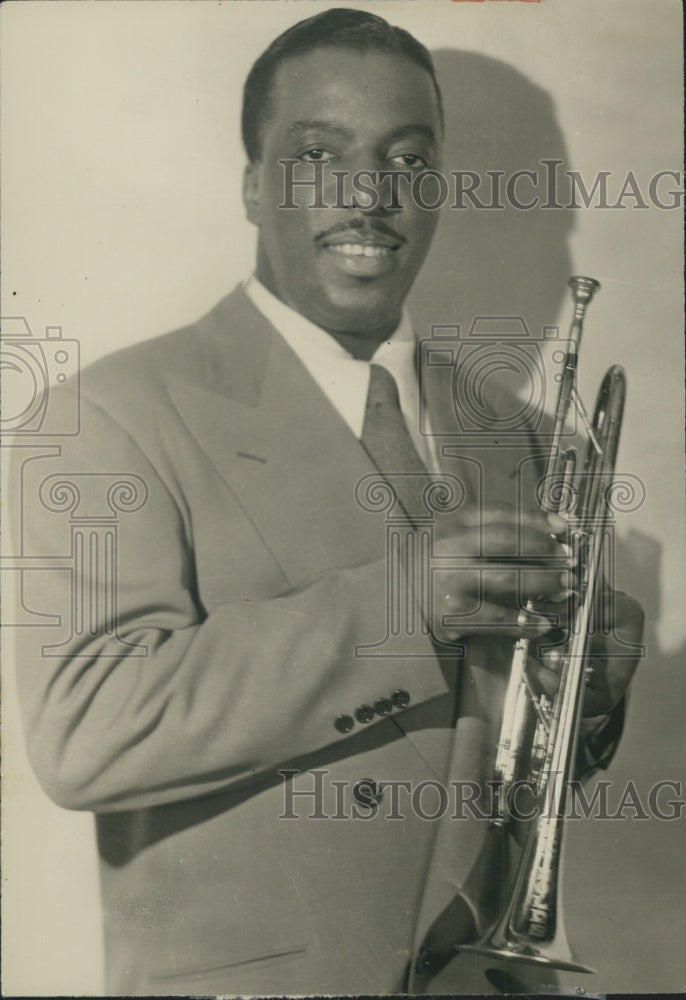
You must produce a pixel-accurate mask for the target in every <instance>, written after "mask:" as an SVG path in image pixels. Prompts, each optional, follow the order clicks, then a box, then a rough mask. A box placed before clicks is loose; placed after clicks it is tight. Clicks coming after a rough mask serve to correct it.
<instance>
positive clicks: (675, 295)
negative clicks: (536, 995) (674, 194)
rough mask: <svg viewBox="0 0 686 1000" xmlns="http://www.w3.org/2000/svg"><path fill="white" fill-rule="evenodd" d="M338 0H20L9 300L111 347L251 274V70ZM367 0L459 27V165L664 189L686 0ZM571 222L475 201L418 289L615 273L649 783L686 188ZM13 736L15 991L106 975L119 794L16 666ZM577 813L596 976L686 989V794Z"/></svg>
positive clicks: (627, 532) (8, 91)
mask: <svg viewBox="0 0 686 1000" xmlns="http://www.w3.org/2000/svg"><path fill="white" fill-rule="evenodd" d="M324 6H325V3H324V2H323V0H322V2H319V3H316V2H310V0H288V2H284V0H253V2H252V3H248V2H240V0H237V2H224V3H214V2H209V0H207V2H202V3H198V2H196V3H193V4H192V3H190V2H183V0H180V2H145V0H144V2H139V3H136V4H131V3H127V2H115V0H110V2H107V3H98V4H87V3H80V2H57V3H42V2H34V3H30V4H22V3H18V2H14V3H9V4H5V5H3V10H2V24H1V29H2V80H1V82H2V103H3V108H2V111H3V119H2V140H3V143H2V146H3V157H2V168H3V190H2V195H3V203H2V237H3V247H4V254H3V303H2V314H3V316H8V315H12V316H17V315H21V316H25V317H26V318H27V319H28V321H29V323H30V325H31V327H32V330H33V332H34V334H35V335H38V336H40V335H42V333H43V330H44V328H45V326H47V325H61V326H62V327H63V331H64V336H65V337H75V338H77V339H78V340H79V341H80V343H81V351H82V360H83V362H84V363H86V364H87V363H89V362H91V361H93V360H95V359H96V358H97V357H99V356H101V355H103V354H106V353H109V352H110V351H112V350H114V349H116V348H118V347H123V346H126V345H127V344H131V343H134V342H136V341H138V340H141V339H144V338H147V337H150V336H154V335H156V334H159V333H162V332H164V331H166V330H168V329H171V328H174V327H178V326H180V325H182V324H183V323H185V322H188V321H192V320H194V319H195V318H197V317H198V316H200V315H201V314H202V313H204V312H205V311H207V309H209V308H210V307H211V306H212V305H213V304H214V303H215V302H216V301H217V300H218V299H219V298H220V297H222V296H223V295H224V294H225V293H226V292H227V291H228V290H230V288H231V287H233V285H234V284H235V283H236V282H237V281H238V280H240V279H241V278H243V277H244V276H246V275H247V273H249V271H250V269H251V262H252V257H253V250H254V245H255V234H254V231H253V230H252V228H251V227H250V226H249V225H248V223H246V222H245V221H244V218H243V210H242V205H241V201H240V177H241V172H242V168H243V163H244V157H243V153H242V149H241V146H240V141H239V130H238V120H239V107H240V90H241V87H242V83H243V80H244V78H245V76H246V74H247V72H248V70H249V68H250V66H251V64H252V62H253V61H254V59H255V58H256V56H257V55H258V54H259V53H260V52H261V51H262V50H263V49H264V48H265V47H266V45H267V44H268V43H269V42H270V41H271V40H272V39H273V38H274V37H275V36H276V35H277V34H278V33H279V32H281V31H282V30H283V29H285V28H286V27H288V26H289V25H291V24H292V23H294V22H295V21H296V20H298V19H300V18H304V17H307V16H309V15H310V14H312V13H314V12H316V11H318V10H321V9H322V8H323V7H324ZM354 6H356V7H359V8H362V9H366V10H372V11H374V12H376V13H380V14H381V15H382V16H385V17H386V18H388V19H389V20H390V21H391V22H392V23H396V24H399V25H402V26H403V27H406V28H407V29H408V30H410V31H412V32H413V33H414V34H416V35H417V37H418V38H419V39H420V40H421V41H422V42H424V44H426V45H427V46H428V47H429V48H431V49H432V50H440V51H439V53H438V59H437V62H438V66H439V69H440V70H442V71H443V73H444V74H445V77H444V79H443V84H444V88H445V91H446V94H449V95H450V104H449V106H447V117H448V121H449V123H452V125H453V127H462V128H463V129H464V130H465V134H464V136H462V137H461V136H458V135H451V136H449V149H450V151H451V155H453V154H454V155H459V154H460V152H461V151H462V155H463V156H464V159H463V160H462V161H461V162H457V163H454V164H452V163H446V167H448V168H451V167H453V166H454V168H455V169H470V168H474V165H475V160H474V157H477V158H478V157H479V156H482V157H483V158H484V159H483V162H482V163H481V168H483V166H484V164H486V166H487V168H488V167H489V166H490V167H491V168H492V169H497V168H498V167H500V165H501V164H500V162H493V163H490V164H489V161H488V157H489V156H490V155H491V153H493V155H494V156H496V155H499V154H500V153H501V152H502V151H503V149H509V150H510V156H511V162H510V166H519V167H521V168H531V167H534V168H535V167H536V166H537V163H536V162H530V159H528V158H529V157H531V156H533V158H534V161H535V160H536V159H538V157H539V156H540V155H541V153H542V155H547V154H548V153H549V152H550V151H551V150H555V149H559V148H564V147H566V150H567V154H568V159H569V162H568V165H569V166H570V167H571V168H572V169H575V170H578V171H580V172H581V174H582V176H583V177H584V179H585V180H586V181H587V182H591V181H592V179H593V177H594V176H595V174H596V172H597V171H599V170H608V171H611V178H610V181H609V186H610V190H611V191H614V192H615V198H616V196H617V195H618V193H619V189H620V187H621V184H622V182H623V180H624V178H625V176H626V174H627V172H628V171H629V170H633V171H634V173H635V175H636V177H637V179H638V180H639V182H640V183H641V185H642V189H643V190H644V191H645V190H647V185H648V182H649V180H650V178H651V177H652V176H653V175H654V174H655V173H656V172H657V171H660V170H680V169H681V167H682V146H681V128H682V123H681V86H682V83H681V81H682V64H681V38H682V33H681V5H680V4H679V3H678V2H677V0H544V2H542V3H540V4H537V3H517V2H509V3H505V2H501V3H498V2H491V3H467V2H463V3H454V2H451V0H423V2H420V0H385V2H381V0H377V2H375V3H355V4H354ZM456 50H460V51H461V52H462V53H471V56H465V55H464V54H463V55H462V56H459V55H457V54H456ZM470 59H471V61H470ZM489 61H490V62H489ZM503 64H505V66H503ZM491 68H492V70H493V73H491V72H490V69H491ZM460 74H462V75H461V76H460ZM489 81H490V82H489ZM461 95H464V97H463V100H462V101H461V100H460V96H461ZM546 95H550V98H551V99H552V103H551V102H550V101H549V100H548V98H547V97H546ZM503 100H505V104H503ZM504 107H505V110H506V114H503V113H502V112H503V108H504ZM527 109H528V111H527ZM541 109H542V110H541ZM527 114H528V115H529V125H530V126H531V127H530V128H528V129H527V128H526V127H525V125H526V121H527ZM541 114H544V115H546V116H547V117H539V115H541ZM548 128H549V129H550V131H549V132H548ZM482 140H483V141H482ZM499 140H502V141H500V143H499ZM560 142H562V147H560ZM489 144H490V145H489ZM513 151H514V152H513ZM470 156H471V157H472V159H471V160H470V159H469V157H470ZM518 157H520V158H521V160H522V162H519V163H516V161H517V159H518ZM612 200H614V199H612ZM625 203H626V205H627V206H631V205H632V204H633V203H632V201H631V199H627V200H626V202H625ZM551 225H552V226H553V227H554V226H555V225H556V223H553V222H552V221H551V222H550V223H549V222H547V221H546V217H544V216H543V213H541V212H537V213H520V214H519V216H513V215H512V213H510V214H509V216H508V217H507V218H506V219H504V220H500V219H498V218H496V217H495V215H494V213H474V212H472V213H471V214H469V215H467V214H465V213H458V212H452V213H450V214H449V216H448V217H447V218H444V220H443V222H442V225H441V229H440V231H439V238H438V242H437V245H436V247H435V248H434V251H433V252H432V256H431V257H430V258H429V261H428V264H427V266H426V267H425V270H424V272H423V274H422V276H421V277H420V279H419V281H418V283H417V286H416V288H415V291H414V296H413V298H414V303H415V313H416V315H417V316H418V323H419V325H420V328H421V329H422V330H423V331H426V330H427V327H428V325H430V324H431V323H432V322H437V323H438V322H461V323H468V322H469V320H470V318H471V315H472V314H473V311H474V310H476V311H478V310H480V309H483V308H484V301H486V302H487V303H488V306H487V307H488V309H489V311H490V312H492V313H494V314H498V313H501V312H503V313H509V312H511V311H512V310H513V309H514V310H515V311H519V310H520V308H525V307H526V305H527V303H529V301H530V302H531V304H530V309H531V313H530V314H529V313H525V314H526V315H527V316H529V318H530V319H531V320H532V324H533V325H534V326H536V325H537V323H538V322H548V323H560V324H562V326H563V328H564V327H565V326H566V324H567V323H568V319H569V309H568V303H567V300H566V299H565V298H564V297H563V295H564V281H565V280H566V274H564V271H563V269H564V267H566V266H567V264H568V263H569V264H570V265H571V270H570V272H569V273H576V272H577V271H580V272H581V273H586V274H591V275H594V276H596V277H598V278H600V279H601V281H602V283H603V291H602V293H601V294H600V295H599V296H598V298H597V300H596V301H594V303H593V306H592V309H591V311H590V312H589V318H588V324H587V332H586V335H585V342H584V351H583V358H584V361H583V367H582V394H584V395H585V396H586V398H590V396H592V395H593V394H594V393H595V387H596V386H597V384H598V381H599V378H600V375H601V374H602V372H603V371H604V370H605V368H606V367H607V365H608V364H610V363H612V362H615V361H621V363H622V364H624V366H625V367H626V369H627V371H628V376H629V393H630V395H629V402H628V412H627V417H626V421H625V429H624V431H623V443H622V447H621V453H620V465H621V467H622V469H624V470H626V471H630V472H632V473H634V474H635V475H638V476H640V477H641V479H642V480H643V482H644V484H645V486H646V490H647V499H646V502H645V504H644V505H643V506H642V507H641V509H639V510H638V511H636V512H635V513H632V514H631V515H627V516H626V517H625V518H624V520H623V521H622V522H621V525H620V527H621V531H622V534H623V536H624V538H625V543H626V544H625V547H624V552H623V556H622V578H621V581H620V582H621V584H622V586H623V587H624V589H626V590H628V591H630V592H631V593H632V594H634V595H635V596H636V597H637V598H638V599H639V600H641V601H642V603H643V604H644V606H645V607H646V609H647V612H648V616H649V625H648V632H647V638H646V642H647V654H648V655H647V658H646V660H645V662H644V663H643V665H642V668H641V670H640V673H639V675H638V676H637V678H636V681H635V683H634V690H633V694H632V699H631V703H630V712H629V720H628V725H627V730H626V733H625V737H624V740H623V742H622V745H621V748H620V751H619V753H618V755H617V758H616V760H615V763H614V764H613V767H612V770H611V772H610V776H611V777H612V779H613V781H615V782H617V783H618V784H621V782H622V781H624V780H626V779H628V778H631V779H632V780H633V781H634V782H635V783H636V785H637V787H638V788H639V789H640V790H641V791H642V792H644V793H646V794H647V790H648V789H649V788H650V786H651V785H652V784H654V783H655V781H658V780H661V779H669V778H676V779H678V778H680V777H681V776H682V775H683V773H684V768H683V763H684V753H683V737H682V732H683V706H684V703H685V699H684V694H685V693H686V682H685V679H684V670H683V659H684V657H683V652H684V649H685V648H686V628H685V627H684V623H683V617H684V616H683V607H684V587H683V557H684V532H683V528H684V524H683V478H682V472H683V457H682V456H683V430H682V428H683V346H682V326H683V306H682V272H683V262H682V219H681V213H680V212H679V211H678V210H675V211H667V210H660V209H659V208H656V207H649V208H648V209H642V210H635V209H633V208H631V207H627V208H626V209H624V210H599V209H597V208H595V209H593V208H592V209H589V210H580V211H578V212H575V213H573V218H571V217H570V214H569V213H564V218H563V217H562V215H560V217H559V230H558V231H556V232H555V233H552V235H551V232H550V230H549V228H547V227H549V226H551ZM539 236H541V237H542V238H541V240H540V241H539V239H538V237H539ZM548 240H550V241H553V242H554V246H555V248H556V250H557V251H558V255H557V256H556V257H552V256H551V253H550V252H549V251H550V247H549V246H548V243H547V242H546V241H548ZM565 240H567V242H565ZM551 246H552V243H551ZM453 249H454V254H453V252H452V251H453ZM551 260H552V263H551ZM484 275H487V281H486V282H484ZM548 279H550V280H552V281H553V287H552V289H551V287H550V284H549V283H548ZM558 279H559V281H558ZM517 289H519V294H520V296H521V302H523V304H524V305H523V306H521V307H520V300H517V299H516V297H515V300H514V301H513V295H514V293H515V291H516V290H517ZM470 297H471V298H470ZM541 303H544V306H542V305H541ZM472 306H473V308H472ZM542 309H543V312H541V310H542ZM537 310H538V312H537ZM545 310H548V312H546V311H545ZM551 311H552V313H553V314H551ZM584 390H585V392H584ZM6 639H8V640H9V641H8V642H6V645H10V644H11V635H10V632H9V630H8V633H7V636H6ZM6 659H7V657H6ZM4 743H5V762H4V807H3V827H4V835H3V836H4V865H3V904H4V905H3V909H4V935H3V937H4V949H3V950H4V975H3V989H4V992H5V993H15V994H28V995H31V994H61V993H62V994H64V993H66V994H71V993H85V994H88V993H95V994H97V993H99V992H101V991H102V985H101V980H100V975H101V958H100V917H99V902H98V892H97V871H96V861H95V847H94V840H93V829H92V827H93V824H92V820H91V817H90V816H87V815H76V814H70V813H67V812H65V811H63V810H60V809H58V808H57V807H54V806H52V805H51V804H50V803H49V802H48V801H47V799H46V798H45V797H44V796H43V794H42V792H41V791H40V789H39V788H38V786H37V784H36V782H35V779H34V778H33V776H32V774H31V772H30V770H29V768H28V765H27V763H26V761H25V758H24V756H23V750H22V748H21V742H20V738H19V734H18V726H17V719H16V709H15V706H14V692H13V683H12V676H11V673H10V671H7V676H6V681H5V724H4ZM569 827H570V829H569V833H568V844H569V848H568V858H567V864H566V872H567V877H566V880H565V889H564V893H565V897H566V900H567V903H566V910H567V925H568V931H569V936H570V939H571V940H572V942H573V945H574V946H575V948H576V950H577V951H578V953H579V955H580V956H581V958H582V959H583V960H585V961H586V962H588V963H589V964H590V965H594V966H596V967H597V968H598V970H599V974H598V975H597V976H596V977H594V978H584V979H583V982H582V985H583V986H585V987H586V988H587V989H589V990H592V991H595V992H617V991H641V990H643V991H648V990H657V991H660V990H680V989H684V988H686V973H685V971H684V963H683V958H682V950H683V949H682V944H681V930H682V928H683V921H684V913H683V899H684V897H685V891H684V890H685V889H686V886H684V883H683V875H682V872H683V856H682V840H683V821H681V822H666V821H665V822H661V821H659V820H656V819H651V820H649V821H631V820H626V821H624V822H614V823H610V822H601V821H595V822H589V823H585V824H569ZM562 980H563V982H566V983H569V984H575V983H577V982H578V980H579V977H578V976H577V977H575V976H574V975H573V974H572V975H570V974H563V975H562Z"/></svg>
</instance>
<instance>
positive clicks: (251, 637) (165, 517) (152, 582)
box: [15, 403, 446, 811]
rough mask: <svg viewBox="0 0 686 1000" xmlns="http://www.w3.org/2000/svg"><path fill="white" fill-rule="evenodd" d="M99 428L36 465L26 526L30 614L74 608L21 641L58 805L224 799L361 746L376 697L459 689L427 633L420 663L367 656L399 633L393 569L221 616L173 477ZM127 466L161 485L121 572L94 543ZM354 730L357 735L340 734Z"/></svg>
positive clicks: (229, 605)
mask: <svg viewBox="0 0 686 1000" xmlns="http://www.w3.org/2000/svg"><path fill="white" fill-rule="evenodd" d="M82 425H83V432H82V433H81V434H80V435H78V436H77V437H76V438H74V439H72V440H71V441H68V440H65V439H63V441H62V443H61V448H62V454H61V457H60V460H59V464H58V466H57V468H58V470H59V476H58V477H57V479H53V480H52V481H51V483H48V484H47V486H46V484H45V482H43V484H42V486H41V483H39V481H38V479H39V478H40V477H38V478H37V477H36V472H37V471H38V470H39V469H40V468H41V466H42V465H43V464H44V463H41V462H37V461H34V462H26V461H25V462H24V468H23V473H24V475H23V477H22V488H23V491H24V501H23V504H22V510H21V511H20V512H19V515H18V516H17V518H16V523H17V525H18V530H20V531H21V534H22V545H23V548H24V552H25V553H26V554H28V555H31V556H33V557H34V562H35V564H36V566H37V567H38V568H36V569H32V570H30V571H27V572H25V573H24V574H23V576H24V583H23V591H22V601H23V603H24V606H25V607H27V608H30V609H31V610H33V611H36V612H40V613H42V614H49V613H53V614H54V613H55V610H56V609H57V608H59V613H60V614H61V615H62V627H61V628H54V627H52V628H50V627H39V626H35V625H31V626H29V627H24V628H22V629H18V630H17V633H18V656H17V671H18V687H19V694H20V700H21V705H22V712H23V716H24V724H25V731H26V738H27V743H28V749H29V755H30V758H31V761H32V764H33V767H34V769H35V771H36V773H37V775H38V778H39V780H40V781H41V783H42V785H43V787H44V789H45V790H46V792H47V793H48V794H49V795H50V796H51V798H53V799H54V800H55V801H56V802H57V803H58V804H60V805H62V806H64V807H66V808H74V809H92V810H96V811H108V810H121V809H130V808H138V807H143V806H152V805H159V804H162V803H165V802H170V801H175V800H179V799H185V798H192V797H197V796H199V795H205V794H209V793H211V792H213V791H215V790H218V789H221V788H225V787H227V786H228V785H230V784H232V783H234V782H239V781H246V780H250V779H251V777H252V776H254V775H256V774H259V773H260V772H264V771H266V770H270V769H273V768H275V767H277V766H279V765H280V764H282V763H283V762H287V761H291V760H294V759H297V758H298V757H300V756H302V755H305V754H308V753H311V752H313V751H317V750H319V749H321V748H324V747H327V746H329V745H333V744H335V743H337V742H339V741H342V740H345V739H349V738H350V737H351V736H352V737H354V736H355V735H356V734H357V733H359V732H360V731H361V729H362V726H361V724H360V723H358V722H356V721H355V719H354V715H355V709H356V708H357V707H358V706H360V705H362V704H371V705H373V704H374V702H375V701H376V700H377V699H379V698H386V699H390V698H391V697H392V694H393V692H394V691H396V690H401V691H403V692H407V693H409V694H410V697H411V702H412V706H413V705H415V704H417V703H418V702H421V701H424V700H426V699H429V698H431V697H433V696H437V695H442V694H444V693H445V691H446V685H445V682H444V680H443V676H442V674H441V671H440V669H439V667H438V664H437V662H436V660H435V659H433V658H432V648H431V644H430V640H429V639H428V638H426V637H421V639H420V638H418V640H417V641H418V642H420V644H421V654H422V655H421V656H420V657H415V656H408V657H400V658H393V659H384V658H365V657H363V656H359V655H357V654H356V646H359V645H366V644H371V643H374V642H377V641H378V640H379V633H380V630H382V629H383V626H384V623H385V614H386V612H385V592H386V565H385V560H384V559H377V560H375V561H371V562H369V563H367V564H365V565H356V566H350V567H343V568H340V569H336V570H335V571H331V572H326V573H324V574H322V575H321V576H320V577H318V578H316V579H314V580H313V581H311V582H310V583H309V584H307V585H305V586H302V587H299V588H297V589H295V590H290V591H288V592H285V593H282V594H277V595H275V596H270V597H269V599H255V598H254V597H253V598H251V597H249V596H246V597H242V598H236V599H231V600H228V601H225V602H224V603H222V604H220V605H219V606H217V607H214V608H213V609H212V610H211V611H210V612H209V613H208V614H206V613H205V612H204V610H203V608H202V605H201V603H200V601H199V600H198V598H197V593H196V579H195V568H194V560H193V545H192V538H190V537H189V529H188V523H187V519H184V517H183V516H182V512H181V510H180V509H179V505H178V503H177V502H176V501H175V500H174V499H173V496H172V492H170V489H169V484H168V483H165V482H163V481H162V478H161V476H160V475H159V474H158V472H157V471H156V469H155V468H154V467H153V465H152V464H151V462H150V461H149V460H148V459H147V458H146V456H145V455H144V454H143V453H142V452H141V450H140V449H139V448H138V447H137V445H136V444H135V443H134V442H133V441H132V439H131V438H130V436H129V435H128V434H127V433H126V432H125V431H124V430H123V429H122V428H121V427H120V426H119V425H118V424H117V422H115V421H114V420H113V419H112V418H111V417H109V416H108V415H107V414H106V413H104V412H103V411H102V410H101V409H100V408H99V407H97V406H93V405H90V404H88V405H86V404H85V403H84V409H83V420H82ZM55 468H56V466H55V465H50V466H49V469H50V471H52V472H54V470H55ZM45 470H46V471H47V470H48V465H47V464H45ZM111 471H115V472H119V473H122V474H123V473H126V474H127V475H129V476H135V477H138V480H139V481H140V482H142V483H143V484H144V485H145V489H146V491H147V498H146V501H145V503H144V504H143V505H142V506H141V507H140V509H139V510H137V511H135V512H133V511H132V512H131V513H129V514H127V515H126V517H124V516H122V519H121V530H120V531H119V533H118V536H117V539H116V552H114V556H115V557H116V577H113V576H112V572H113V569H112V566H113V564H112V556H111V555H110V557H107V555H106V551H105V554H104V555H102V554H101V555H100V556H99V555H98V552H97V546H96V547H93V545H94V543H93V534H92V524H93V515H94V514H97V511H98V510H99V509H100V507H101V506H102V500H101V496H102V491H103V484H104V477H105V475H106V474H107V473H108V472H111ZM21 472H22V470H21V469H20V468H17V467H15V474H17V475H20V474H21ZM41 477H43V478H44V477H45V473H43V472H41ZM61 480H64V482H65V483H66V482H71V483H72V484H74V483H76V484H77V487H76V488H77V492H78V506H77V508H76V509H73V510H72V514H71V526H72V527H71V530H72V535H71V538H70V537H69V524H68V522H69V518H68V517H67V518H65V516H64V515H62V516H59V515H57V514H55V513H54V512H53V511H51V510H47V509H46V505H47V506H50V504H49V503H48V502H47V501H49V500H50V497H52V506H53V508H54V506H55V502H56V501H59V500H60V497H62V498H64V496H65V493H64V491H65V490H67V489H68V488H67V487H66V486H63V487H62V492H61V493H60V488H59V484H60V481H61ZM46 489H47V493H46ZM41 490H42V492H41ZM48 493H49V494H50V496H48ZM72 494H73V487H72ZM71 499H72V501H74V497H73V495H72V497H71ZM89 518H90V520H89ZM79 519H81V522H82V523H83V525H84V526H86V527H84V528H83V529H82V530H80V529H79V523H80V520H79ZM87 525H91V528H88V527H87ZM79 530H80V534H79ZM89 532H90V534H89ZM77 536H78V537H77ZM89 538H90V540H91V541H90V542H89ZM89 544H90V545H91V549H92V551H90V554H89ZM78 546H81V547H82V554H83V552H85V555H83V558H82V559H81V563H82V565H83V566H84V567H85V569H84V572H83V574H82V575H83V579H79V580H73V579H72V574H73V573H74V570H73V566H72V567H71V568H69V566H68V565H65V558H64V555H65V552H69V551H71V554H72V556H73V554H74V551H75V547H78ZM227 551H231V549H230V543H229V547H228V549H227ZM108 558H109V562H108V561H107V559H108ZM98 560H100V561H98ZM232 571H233V572H234V573H237V572H240V567H235V566H234V567H232ZM108 574H110V577H111V579H114V580H115V594H116V609H115V610H114V613H113V615H112V616H111V618H110V620H109V621H108V618H107V613H105V614H104V616H103V617H102V620H101V621H100V623H99V624H98V625H97V627H93V626H92V622H93V618H92V616H91V618H89V608H90V609H91V611H92V608H93V606H98V604H99V603H100V604H101V605H102V604H103V602H105V604H106V596H105V595H104V591H103V588H104V587H105V585H106V584H105V581H106V577H107V575H108ZM74 584H75V585H74ZM72 595H73V599H72ZM72 605H74V606H72ZM70 619H71V621H72V625H71V628H70V627H69V624H68V623H69V621H70ZM89 622H91V625H90V627H89ZM70 631H71V635H70V636H69V637H68V638H67V639H66V641H64V638H65V634H68V633H69V632H70ZM60 642H63V645H61V646H59V645H58V644H59V643H60ZM398 710H399V709H397V708H395V707H394V708H393V712H396V711H398ZM400 710H402V706H401V708H400ZM340 716H347V720H346V721H345V723H344V724H342V723H341V721H340ZM337 720H338V722H339V725H343V728H344V729H345V726H346V725H350V724H352V729H351V730H350V731H345V732H341V731H339V729H338V728H337V726H336V723H337ZM379 721H380V719H379V718H375V719H374V720H373V721H372V722H370V723H368V725H367V727H366V728H369V726H373V725H374V724H375V723H378V722H379Z"/></svg>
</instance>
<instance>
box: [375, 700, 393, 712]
mask: <svg viewBox="0 0 686 1000" xmlns="http://www.w3.org/2000/svg"><path fill="white" fill-rule="evenodd" d="M374 711H375V712H376V714H377V715H390V714H391V712H392V711H393V702H392V701H389V700H388V698H379V700H378V701H375V702H374Z"/></svg>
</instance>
